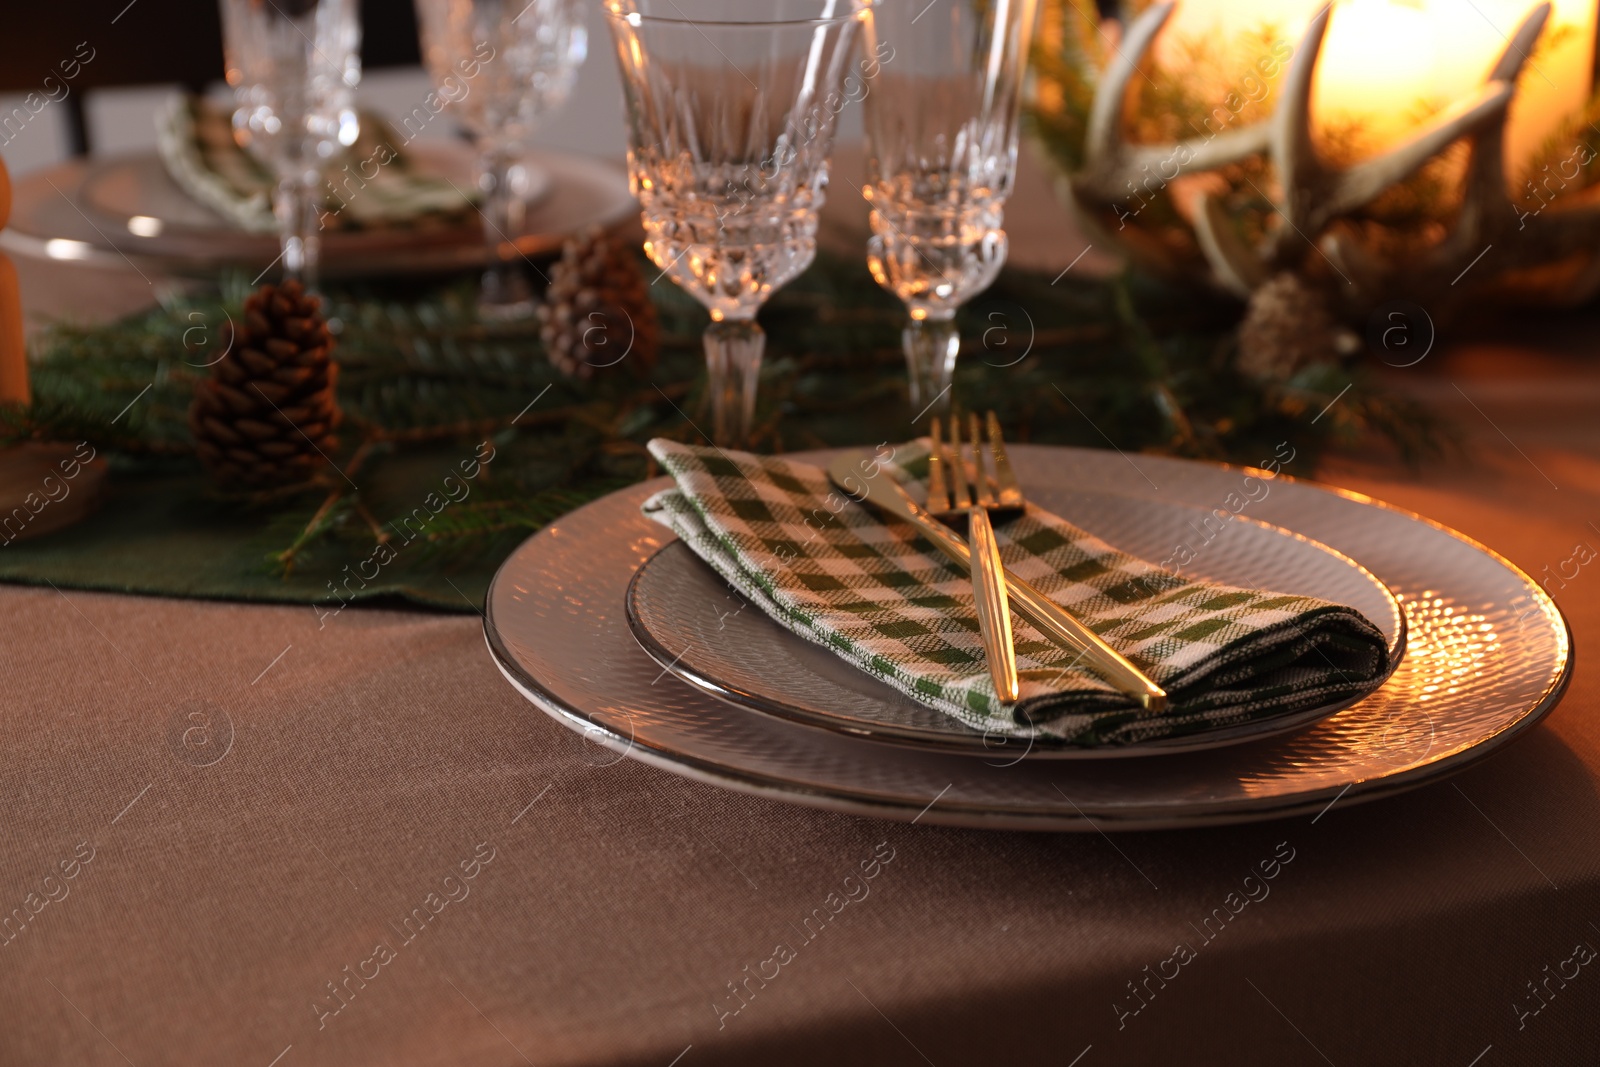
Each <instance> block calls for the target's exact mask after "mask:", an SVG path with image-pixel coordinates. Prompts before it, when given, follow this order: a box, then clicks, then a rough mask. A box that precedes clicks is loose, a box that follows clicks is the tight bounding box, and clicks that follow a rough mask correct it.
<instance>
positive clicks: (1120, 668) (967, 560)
mask: <svg viewBox="0 0 1600 1067" xmlns="http://www.w3.org/2000/svg"><path fill="white" fill-rule="evenodd" d="M998 455H1000V456H1003V455H1004V446H1003V445H1002V446H1001V449H1000V451H999V453H998ZM1005 470H1006V472H1007V474H1008V475H1009V473H1010V464H1009V462H1008V463H1006V464H1005ZM869 471H870V472H871V473H868V472H869ZM953 473H954V472H953V471H952V472H951V474H952V475H953ZM963 476H964V474H963ZM828 478H829V480H831V481H832V482H833V484H834V485H836V486H838V487H839V488H840V489H842V490H844V491H845V492H846V493H848V494H850V496H851V497H852V498H853V499H855V500H857V501H861V502H865V503H868V504H871V505H873V506H874V507H876V508H879V509H881V510H883V511H887V512H888V513H890V514H891V515H895V516H897V517H899V518H901V519H904V520H905V521H907V522H909V523H911V524H912V525H913V526H915V527H916V528H917V530H918V532H920V533H921V534H922V535H923V536H924V537H926V538H927V539H928V540H929V541H931V542H932V543H933V545H934V547H935V548H937V549H938V550H939V551H940V552H942V553H944V554H945V555H946V556H947V557H949V558H950V560H951V561H952V562H954V563H956V564H957V565H958V566H960V567H963V568H964V569H966V571H967V572H968V573H969V574H970V573H971V572H972V569H973V562H972V552H971V550H970V549H969V548H968V547H967V544H966V542H965V541H963V540H962V539H961V538H959V537H957V536H956V535H955V534H954V533H952V532H951V531H950V528H949V527H947V526H945V525H944V523H942V522H940V521H939V520H938V519H936V518H934V516H933V515H932V514H931V513H930V512H929V511H928V510H927V509H926V508H924V507H922V505H920V504H918V503H917V502H916V501H915V500H913V499H911V497H910V495H909V494H907V493H906V491H905V490H904V489H903V488H901V487H900V484H899V483H898V482H896V481H895V480H894V479H892V478H889V477H887V476H886V475H884V474H883V473H882V472H881V470H880V468H879V467H878V464H877V462H876V461H875V460H873V459H872V458H871V457H870V456H865V455H862V454H851V453H845V454H844V455H841V456H839V457H838V458H837V459H835V460H834V461H833V462H832V463H830V464H829V465H828ZM1011 481H1012V483H1013V486H1014V484H1015V479H1014V478H1012V479H1011ZM1018 492H1019V494H1020V490H1018ZM1002 574H1003V576H1004V579H1005V586H1006V591H1007V593H1009V594H1010V602H1011V604H1013V605H1014V606H1015V607H1016V609H1017V610H1018V611H1019V612H1020V613H1021V614H1022V615H1023V616H1024V617H1026V618H1027V620H1028V621H1029V622H1031V623H1032V624H1033V625H1034V626H1035V627H1037V628H1038V630H1039V632H1040V633H1042V634H1043V635H1044V636H1045V637H1046V638H1048V639H1049V640H1051V641H1054V642H1055V643H1056V644H1058V645H1060V646H1061V647H1063V648H1067V649H1071V650H1072V651H1075V652H1080V653H1081V656H1080V657H1079V660H1080V661H1081V662H1083V663H1084V665H1085V666H1087V667H1089V668H1090V669H1092V670H1094V671H1095V672H1096V673H1097V674H1099V675H1100V676H1101V677H1103V678H1104V679H1105V680H1106V681H1108V682H1110V683H1111V684H1112V685H1114V686H1116V687H1117V688H1118V689H1119V690H1121V691H1122V692H1124V693H1127V694H1128V695H1129V696H1131V697H1133V699H1134V700H1135V701H1137V702H1138V703H1139V705H1140V706H1141V707H1143V708H1146V709H1147V710H1149V711H1161V710H1162V709H1164V708H1165V707H1166V706H1167V694H1166V690H1164V689H1162V688H1161V687H1160V686H1159V685H1157V684H1156V683H1155V682H1153V681H1151V680H1150V678H1149V677H1148V676H1147V675H1145V673H1144V672H1143V671H1141V670H1140V669H1139V668H1138V667H1136V666H1134V665H1133V664H1132V663H1131V662H1129V661H1128V659H1127V657H1125V656H1123V655H1122V653H1120V652H1118V651H1117V650H1116V649H1114V648H1112V647H1111V646H1110V645H1108V644H1106V643H1105V641H1103V640H1101V638H1100V635H1099V634H1096V633H1095V632H1094V631H1093V630H1091V629H1089V628H1088V627H1087V626H1085V625H1084V624H1083V623H1081V622H1079V621H1078V620H1077V619H1075V618H1073V617H1072V616H1071V615H1069V614H1068V613H1067V612H1066V611H1064V610H1062V608H1061V607H1060V606H1059V605H1057V604H1056V603H1055V602H1054V601H1052V600H1051V599H1050V598H1049V597H1047V596H1045V595H1044V594H1043V593H1041V592H1040V591H1039V590H1038V589H1035V588H1034V587H1033V586H1031V585H1029V584H1028V583H1027V582H1025V581H1023V580H1022V579H1021V578H1018V577H1017V576H1016V575H1015V574H1012V573H1011V572H1010V571H1008V570H1003V571H1002Z"/></svg>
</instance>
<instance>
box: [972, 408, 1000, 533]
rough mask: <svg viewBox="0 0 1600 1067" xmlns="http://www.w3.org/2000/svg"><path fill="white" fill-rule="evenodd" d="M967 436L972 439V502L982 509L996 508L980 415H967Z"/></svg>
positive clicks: (974, 412)
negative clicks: (985, 463) (985, 462)
mask: <svg viewBox="0 0 1600 1067" xmlns="http://www.w3.org/2000/svg"><path fill="white" fill-rule="evenodd" d="M967 436H968V437H970V438H972V502H973V503H974V504H977V505H978V506H979V507H980V508H985V509H989V508H993V507H995V506H996V505H995V500H994V490H993V489H992V488H990V487H991V485H992V484H993V483H991V482H990V480H989V475H988V474H987V472H985V470H984V463H983V434H982V433H981V432H980V431H979V430H978V413H977V412H976V411H973V412H969V413H968V415H967Z"/></svg>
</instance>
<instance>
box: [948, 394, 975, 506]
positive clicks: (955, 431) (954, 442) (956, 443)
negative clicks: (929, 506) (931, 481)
mask: <svg viewBox="0 0 1600 1067" xmlns="http://www.w3.org/2000/svg"><path fill="white" fill-rule="evenodd" d="M950 452H951V457H950V463H949V467H950V482H951V485H952V487H953V490H952V493H951V496H952V498H953V499H952V500H951V502H950V508H949V510H951V511H965V510H966V509H967V508H969V507H971V506H972V496H971V494H969V493H968V492H967V461H966V459H965V458H964V457H963V456H962V453H961V416H959V415H956V414H953V413H952V414H951V416H950Z"/></svg>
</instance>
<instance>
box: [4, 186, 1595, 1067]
mask: <svg viewBox="0 0 1600 1067" xmlns="http://www.w3.org/2000/svg"><path fill="white" fill-rule="evenodd" d="M1041 210H1044V209H1041ZM1082 244H1083V242H1082V241H1081V240H1080V239H1077V238H1073V237H1069V236H1065V235H1063V236H1061V237H1060V238H1059V240H1057V241H1056V247H1057V248H1059V249H1060V252H1059V259H1060V261H1061V266H1065V265H1066V263H1067V261H1069V260H1070V259H1071V258H1072V257H1073V256H1074V255H1076V254H1077V252H1078V251H1079V250H1080V249H1081V247H1082ZM21 270H22V275H23V284H24V289H25V293H26V296H27V300H28V303H29V306H30V307H31V308H32V309H34V310H47V311H55V312H59V311H61V310H64V309H71V310H76V311H78V312H81V313H85V314H91V315H104V314H110V313H112V312H115V311H118V310H123V309H126V308H128V307H132V306H136V305H138V304H139V303H140V302H142V301H147V300H148V299H149V292H150V287H149V286H147V285H146V283H145V281H143V280H142V279H141V278H140V277H139V276H138V275H136V274H134V273H132V272H131V271H127V272H111V271H98V270H87V269H84V268H81V267H72V266H70V265H64V264H40V263H32V262H28V263H23V264H21ZM1594 325H1595V320H1594V316H1592V315H1590V316H1587V317H1585V316H1581V315H1580V316H1557V317H1551V316H1546V315H1542V314H1541V315H1536V314H1527V315H1524V316H1523V317H1522V318H1521V319H1520V320H1519V321H1518V323H1517V325H1516V328H1514V329H1513V328H1509V327H1508V328H1505V329H1503V330H1501V331H1499V333H1500V335H1501V336H1500V337H1499V338H1498V339H1497V337H1496V336H1494V335H1491V334H1489V333H1484V332H1481V331H1474V337H1473V340H1472V341H1471V343H1470V344H1468V345H1464V346H1458V347H1455V348H1450V349H1445V350H1441V351H1439V352H1436V353H1434V354H1432V355H1430V357H1429V358H1428V359H1426V360H1424V361H1423V362H1422V363H1420V364H1418V365H1417V366H1415V367H1412V368H1409V369H1407V370H1405V371H1395V372H1393V373H1391V374H1390V376H1389V379H1388V384H1389V385H1390V386H1391V387H1394V388H1403V389H1408V390H1411V391H1413V392H1416V393H1418V394H1419V395H1423V396H1425V397H1427V398H1429V399H1430V400H1431V401H1432V402H1434V403H1435V404H1436V406H1437V407H1438V408H1439V409H1440V410H1441V411H1442V412H1444V413H1446V414H1447V415H1449V416H1450V417H1451V418H1453V419H1455V420H1456V422H1457V423H1458V424H1459V425H1460V427H1461V428H1462V429H1463V430H1464V431H1465V432H1466V434H1467V437H1468V438H1469V451H1468V453H1467V454H1466V455H1465V456H1464V457H1463V458H1459V459H1456V460H1452V461H1449V462H1440V463H1434V464H1431V465H1429V466H1427V467H1425V468H1424V469H1423V470H1422V471H1420V472H1417V473H1409V472H1406V471H1403V470H1400V469H1397V468H1396V467H1394V465H1393V464H1391V463H1389V462H1387V461H1385V460H1383V459H1382V458H1381V457H1372V456H1363V455H1360V454H1355V453H1347V454H1344V455H1341V456H1339V457H1338V458H1336V459H1335V460H1334V461H1333V462H1332V463H1331V464H1330V465H1329V466H1328V467H1327V468H1326V469H1325V471H1324V473H1323V477H1324V479H1325V480H1327V481H1330V482H1333V483H1335V484H1338V485H1342V486H1346V487H1349V488H1353V489H1357V490H1360V491H1362V492H1365V493H1370V494H1372V495H1374V496H1377V497H1380V498H1382V499H1385V500H1388V501H1391V502H1393V503H1396V504H1399V505H1401V506H1404V507H1407V508H1412V509H1415V510H1417V511H1419V512H1422V513H1424V514H1427V515H1429V516H1431V517H1433V518H1435V519H1438V520H1440V521H1442V522H1444V523H1447V524H1449V525H1451V526H1453V527H1455V528H1457V529H1459V530H1461V531H1463V532H1465V533H1467V534H1469V535H1470V536H1472V537H1475V538H1477V539H1479V540H1481V541H1483V542H1484V543H1486V544H1488V545H1490V546H1492V547H1493V548H1495V549H1497V550H1498V551H1500V552H1501V553H1503V554H1505V555H1506V556H1508V557H1509V558H1510V559H1512V560H1513V561H1514V562H1516V563H1517V564H1519V565H1521V566H1522V567H1523V568H1524V569H1526V570H1527V571H1529V572H1530V573H1533V574H1536V575H1539V574H1541V573H1543V571H1544V568H1546V567H1547V566H1548V567H1550V568H1551V572H1552V573H1555V572H1557V571H1558V570H1560V569H1561V568H1562V567H1563V565H1565V567H1566V569H1567V572H1568V573H1571V571H1572V570H1573V569H1574V568H1575V567H1576V565H1575V564H1573V563H1570V562H1568V561H1569V560H1571V559H1573V558H1574V557H1575V555H1576V554H1577V553H1576V551H1575V550H1576V549H1577V546H1579V545H1591V544H1592V545H1597V546H1600V526H1597V523H1600V435H1597V434H1596V432H1595V429H1594V426H1595V411H1596V405H1597V402H1600V365H1597V364H1596V362H1595V354H1594V352H1593V347H1594V346H1593V344H1592V341H1591V340H1590V338H1591V337H1592V334H1593V330H1592V327H1593V326H1594ZM1584 554H1585V555H1588V554H1589V553H1587V551H1585V553H1584ZM1551 588H1552V591H1553V592H1554V595H1555V597H1556V599H1557V601H1558V602H1559V603H1560V605H1561V607H1562V609H1563V610H1564V611H1565V612H1566V613H1567V615H1568V617H1569V619H1570V621H1571V624H1572V628H1573V631H1574V634H1575V637H1576V643H1577V646H1578V648H1579V649H1580V656H1579V666H1578V669H1577V673H1576V675H1575V678H1574V680H1573V683H1572V686H1571V689H1570V691H1569V692H1568V694H1567V696H1566V699H1565V700H1564V702H1563V703H1562V704H1561V706H1560V707H1558V708H1557V709H1556V710H1555V712H1554V713H1552V714H1551V715H1550V717H1549V718H1548V719H1547V721H1546V722H1545V723H1544V724H1543V725H1541V726H1540V727H1538V728H1537V729H1535V730H1534V731H1532V732H1531V733H1530V734H1529V735H1528V736H1527V737H1526V738H1524V739H1523V740H1521V741H1519V742H1517V743H1516V744H1515V745H1513V746H1512V747H1511V748H1509V749H1508V750H1507V751H1505V752H1504V753H1502V754H1500V755H1498V756H1496V757H1495V758H1494V759H1492V760H1490V761H1488V762H1487V763H1485V764H1483V765H1481V766H1478V767H1474V768H1473V769H1471V770H1469V771H1467V772H1465V773H1463V774H1461V775H1459V776H1458V777H1456V778H1453V779H1451V780H1449V781H1446V782H1443V783H1440V784H1436V785H1433V786H1430V787H1428V788H1425V789H1420V790H1418V791H1416V792H1414V793H1411V794H1408V795H1405V796H1402V797H1398V798H1394V799H1390V800H1386V801H1382V802H1378V803H1373V804H1370V805H1364V806H1349V807H1343V806H1340V805H1338V804H1335V805H1334V807H1333V808H1332V809H1331V810H1327V811H1325V812H1323V813H1322V814H1321V815H1320V816H1317V817H1302V818H1298V819H1293V820H1287V821H1279V822H1271V823H1261V824H1254V825H1246V826H1237V827H1228V828H1221V829H1208V830H1197V831H1183V832H1163V833H1149V834H1134V835H1120V836H1117V837H1114V838H1113V837H1107V836H1102V835H1096V834H1087V835H1044V834H1033V835H1030V834H1011V833H982V832H977V831H963V830H952V829H941V828H936V827H930V826H922V825H902V824H898V823H887V822H878V821H874V820H871V819H863V818H854V817H849V816H843V815H837V814H830V813H825V812H820V811H814V810H811V809H808V808H802V807H796V806H790V805H787V804H783V803H779V802H775V801H771V800H766V799H758V798H755V797H750V796H742V795H737V794H733V793H728V792H723V791H720V790H718V789H715V788H712V787H709V786H704V785H699V784H695V783H693V782H689V781H686V780H684V779H681V778H677V777H674V776H672V775H669V774H666V773H663V772H661V771H657V770H654V769H651V768H649V767H646V766H643V765H641V764H638V763H636V762H633V761H631V760H621V761H620V762H616V761H615V757H614V756H613V755H612V754H611V753H609V752H606V751H605V750H602V749H599V748H597V747H595V746H593V745H589V744H587V743H586V742H585V741H584V739H583V738H582V737H581V736H579V735H578V734H575V733H573V732H571V731H569V730H568V729H566V728H564V727H562V726H560V725H559V724H557V723H556V722H554V721H552V720H550V719H548V718H546V717H545V716H544V715H542V714H540V713H539V712H537V711H536V710H535V709H534V708H532V707H531V706H530V705H529V704H527V703H526V702H525V701H524V700H522V699H521V698H520V697H519V696H518V695H517V694H516V693H515V692H514V691H513V690H512V688H511V687H510V686H509V685H508V684H507V683H506V682H505V681H504V680H503V679H502V678H501V676H500V674H499V672H498V671H497V670H496V669H495V667H494V666H493V664H492V663H491V662H490V659H489V657H488V655H487V653H486V651H485V648H484V645H483V637H482V633H481V627H480V623H479V621H478V620H477V619H475V618H470V617H469V618H463V617H441V616H438V615H430V614H420V613H407V612H397V611H377V610H358V609H353V610H351V611H347V612H344V613H342V614H340V615H338V616H337V617H336V618H330V619H326V620H321V621H319V619H318V616H317V614H316V612H314V611H313V610H312V609H311V608H276V607H247V606H242V605H236V604H226V603H205V602H187V601H177V600H165V599H156V598H138V597H128V596H115V595H100V594H92V593H81V592H72V593H68V594H64V593H61V592H58V591H56V590H53V589H49V588H46V589H35V588H4V589H0V641H3V642H4V646H5V649H6V654H5V656H4V657H3V659H0V677H3V679H4V687H3V691H4V693H5V701H4V707H5V712H6V714H5V715H4V716H0V748H3V750H4V751H5V753H6V756H5V758H4V759H3V760H0V796H3V797H4V798H5V800H6V811H5V818H4V819H3V820H0V893H3V894H4V897H3V898H0V938H3V939H4V940H3V941H0V1005H3V1007H0V1063H4V1064H12V1063H16V1064H45V1063H72V1064H80V1065H91V1064H122V1063H131V1064H137V1065H138V1067H146V1065H150V1064H164V1063H182V1064H188V1063H200V1062H206V1063H230V1064H247V1065H249V1064H254V1065H259V1067H272V1065H279V1067H302V1065H309V1064H347V1063H386V1064H450V1065H480V1064H481V1065H495V1067H502V1065H516V1064H521V1063H529V1064H538V1065H540V1067H546V1065H557V1064H641V1065H643V1064H653V1065H658V1067H668V1065H670V1064H678V1065H680V1067H699V1065H701V1064H711V1063H730V1064H731V1063H770V1064H775V1063H817V1062H829V1063H863V1064H869V1063H870V1064H920V1063H928V1064H937V1065H939V1067H945V1065H949V1064H966V1063H972V1064H989V1063H1016V1062H1027V1063H1052V1064H1060V1065H1063V1067H1065V1065H1081V1067H1097V1065H1100V1064H1111V1063H1118V1064H1120V1063H1130V1064H1133V1063H1156V1062H1167V1061H1168V1060H1169V1059H1173V1058H1177V1059H1181V1060H1182V1061H1183V1062H1188V1063H1228V1064H1273V1065H1281V1064H1291V1063H1293V1064H1298V1063H1322V1062H1327V1063H1330V1064H1338V1065H1340V1067H1344V1065H1347V1064H1356V1063H1411V1064H1435V1063H1437V1064H1448V1065H1459V1067H1468V1065H1471V1064H1481V1065H1482V1067H1498V1065H1502V1064H1513V1063H1526V1064H1548V1063H1577V1062H1592V1061H1593V1052H1592V1049H1593V1048H1594V1046H1595V1043H1596V1042H1597V1040H1600V1012H1596V1011H1595V1004H1596V1000H1597V998H1600V975H1589V974H1588V972H1587V971H1586V969H1585V968H1583V967H1582V966H1581V965H1580V962H1578V961H1581V960H1584V959H1586V958H1587V956H1588V955H1592V954H1593V953H1592V950H1590V949H1587V948H1583V949H1580V948H1578V946H1580V945H1590V946H1600V926H1597V925H1596V924H1597V923H1600V849H1597V847H1596V846H1597V844H1600V831H1597V829H1596V827H1597V826H1600V798H1597V795H1596V793H1597V790H1596V780H1597V775H1600V726H1597V723H1596V716H1595V712H1596V708H1597V706H1600V694H1597V692H1596V688H1595V685H1594V684H1593V682H1592V681H1591V676H1590V674H1589V673H1588V671H1587V669H1586V668H1587V665H1586V663H1585V662H1584V660H1583V656H1582V654H1581V650H1582V649H1584V648H1587V647H1588V644H1589V642H1590V641H1591V640H1594V639H1595V638H1596V637H1597V636H1600V600H1597V598H1596V595H1595V594H1596V592H1597V591H1600V570H1596V571H1595V572H1592V573H1591V572H1590V571H1589V570H1588V568H1587V567H1580V568H1577V577H1575V578H1572V579H1570V580H1569V581H1566V583H1565V584H1564V585H1557V584H1554V583H1552V586H1551ZM662 684H676V683H674V682H673V681H672V680H671V679H667V680H664V681H663V683H662ZM1274 860H1276V861H1277V867H1276V868H1275V869H1276V871H1277V876H1276V877H1275V878H1274V879H1272V880H1271V881H1270V882H1267V883H1257V882H1252V883H1250V884H1251V885H1257V886H1259V885H1262V884H1264V885H1265V887H1266V895H1265V896H1261V897H1260V899H1257V900H1253V901H1247V900H1245V899H1244V898H1243V897H1242V896H1241V894H1242V893H1243V892H1244V889H1245V888H1246V886H1245V879H1246V878H1247V876H1250V875H1252V874H1256V873H1258V872H1259V869H1260V865H1261V864H1262V863H1263V862H1269V863H1270V862H1271V861H1274ZM863 864H866V867H867V869H868V870H870V871H871V872H872V873H873V874H874V877H872V878H871V879H870V880H862V879H861V875H862V874H863ZM852 876H854V877H853V879H852V881H851V882H849V883H848V884H847V883H846V881H845V879H846V878H847V877H852ZM850 887H854V888H853V889H851V888H850ZM1254 892H1256V894H1257V895H1258V896H1259V895H1260V893H1261V890H1260V889H1259V888H1258V889H1257V890H1255V891H1254ZM852 898H854V899H852ZM1241 902H1242V903H1241ZM1235 912H1237V914H1236V915H1235V914H1234V913H1235ZM8 917H9V918H8ZM808 919H810V920H811V921H810V922H809V923H808V922H807V920H808ZM1224 919H1226V921H1223V920H1224ZM1208 920H1209V922H1208ZM8 923H9V925H8ZM1179 945H1184V946H1186V947H1187V948H1188V952H1187V953H1177V946H1179ZM779 946H782V949H781V950H780V948H779ZM1175 953H1177V954H1176V955H1175ZM1575 953H1576V955H1575ZM1563 972H1564V973H1565V974H1566V977H1565V978H1563V977H1560V975H1561V974H1562V973H1563ZM1574 973H1575V974H1576V977H1574V976H1573V975H1574ZM1528 983H1542V985H1540V986H1539V992H1538V995H1537V999H1536V997H1535V994H1534V993H1533V992H1531V991H1530V986H1529V984H1528ZM1536 1008H1537V1009H1538V1010H1537V1011H1535V1010H1534V1009H1536ZM1174 1051H1177V1056H1176V1057H1174V1056H1173V1055H1172V1054H1173V1052H1174Z"/></svg>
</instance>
